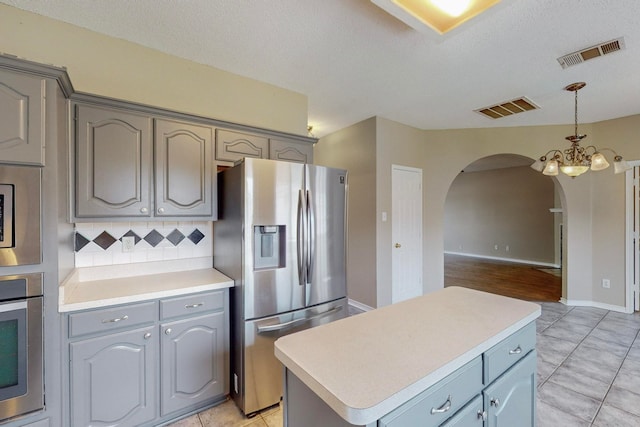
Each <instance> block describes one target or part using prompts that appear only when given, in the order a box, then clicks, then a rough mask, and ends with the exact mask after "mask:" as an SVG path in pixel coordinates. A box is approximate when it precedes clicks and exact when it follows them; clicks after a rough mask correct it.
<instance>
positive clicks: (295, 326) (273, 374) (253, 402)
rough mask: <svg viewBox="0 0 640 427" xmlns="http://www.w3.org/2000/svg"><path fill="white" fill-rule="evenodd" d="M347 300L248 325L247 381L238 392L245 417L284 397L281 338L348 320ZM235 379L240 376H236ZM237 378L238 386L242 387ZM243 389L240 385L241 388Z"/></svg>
mask: <svg viewBox="0 0 640 427" xmlns="http://www.w3.org/2000/svg"><path fill="white" fill-rule="evenodd" d="M347 314H348V308H347V300H346V298H343V299H340V300H338V301H333V302H331V303H328V304H323V305H319V306H316V307H312V308H308V309H302V310H298V311H295V312H292V313H286V314H280V315H277V316H271V317H267V318H263V319H258V320H253V321H247V322H245V349H244V350H245V351H244V355H245V363H244V367H245V372H244V373H245V378H244V379H243V380H242V381H240V383H241V384H242V387H244V389H243V390H238V392H239V394H240V395H241V396H242V397H241V399H242V402H238V405H239V406H240V407H241V408H242V409H243V411H244V413H245V414H247V415H249V414H252V413H253V412H256V411H259V410H261V409H264V408H267V407H269V406H272V405H275V404H276V403H278V402H280V398H281V397H282V364H281V363H280V361H279V360H278V359H276V357H275V355H274V353H273V351H274V350H273V348H274V342H275V341H276V340H277V339H278V338H279V337H281V336H284V335H287V334H291V333H293V332H298V331H301V330H304V329H308V328H311V327H314V326H319V325H324V324H326V323H329V322H332V321H334V320H338V319H342V318H344V317H347ZM234 375H238V374H237V373H236V372H234ZM238 382H239V381H238V378H236V377H234V384H236V383H238ZM238 387H240V384H238Z"/></svg>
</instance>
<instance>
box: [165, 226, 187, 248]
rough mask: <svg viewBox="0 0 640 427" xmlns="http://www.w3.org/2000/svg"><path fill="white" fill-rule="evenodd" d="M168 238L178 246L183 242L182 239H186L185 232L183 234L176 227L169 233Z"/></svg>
mask: <svg viewBox="0 0 640 427" xmlns="http://www.w3.org/2000/svg"><path fill="white" fill-rule="evenodd" d="M167 240H168V241H170V242H171V243H173V246H178V244H179V243H180V242H182V240H184V234H182V233H181V232H180V230H178V229H177V228H176V229H174V230H173V231H172V232H171V233H169V235H168V236H167Z"/></svg>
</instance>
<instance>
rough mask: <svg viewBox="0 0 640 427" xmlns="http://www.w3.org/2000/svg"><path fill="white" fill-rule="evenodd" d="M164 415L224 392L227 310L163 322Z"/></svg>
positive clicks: (162, 397)
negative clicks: (225, 320)
mask: <svg viewBox="0 0 640 427" xmlns="http://www.w3.org/2000/svg"><path fill="white" fill-rule="evenodd" d="M161 331H162V339H161V341H162V342H161V357H160V359H161V362H160V364H161V404H160V410H161V415H162V416H164V415H167V414H169V413H171V412H173V411H177V410H179V409H183V408H185V407H188V406H190V405H198V404H200V403H203V402H204V401H206V400H208V399H212V398H214V397H216V396H219V395H222V394H224V378H223V375H224V374H225V373H224V353H225V349H224V312H218V313H212V314H208V315H205V316H200V317H196V318H188V319H185V320H179V321H175V322H169V323H165V324H163V325H162V326H161Z"/></svg>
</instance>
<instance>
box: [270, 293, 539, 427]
mask: <svg viewBox="0 0 640 427" xmlns="http://www.w3.org/2000/svg"><path fill="white" fill-rule="evenodd" d="M539 315H540V306H539V305H537V304H534V303H531V302H526V301H520V300H516V299H512V298H507V297H502V296H498V295H493V294H488V293H484V292H479V291H474V290H470V289H465V288H458V287H450V288H445V289H442V290H440V291H437V292H434V293H431V294H428V295H425V296H422V297H418V298H414V299H411V300H408V301H404V302H401V303H397V304H393V305H390V306H386V307H383V308H380V309H377V310H373V311H370V312H367V313H363V314H360V315H357V316H353V317H349V318H347V319H343V320H339V321H336V322H333V323H330V324H327V325H324V326H320V327H317V328H313V329H309V330H307V331H303V332H299V333H296V334H292V335H288V336H285V337H282V338H279V339H278V340H277V341H276V344H275V354H276V357H277V358H278V359H279V360H280V361H281V362H282V363H283V364H284V366H285V373H284V375H285V392H284V402H285V414H284V418H285V426H287V425H288V426H289V427H298V426H305V427H313V426H323V427H330V426H351V425H357V426H375V425H378V426H390V427H391V426H393V427H397V426H411V425H423V426H432V425H433V426H439V425H446V426H447V427H449V426H467V425H480V426H482V425H483V423H484V422H486V421H485V420H487V421H488V423H487V424H484V425H488V426H492V425H496V424H497V422H498V420H499V421H500V425H519V426H527V425H531V426H534V425H535V387H536V354H535V322H534V321H535V319H536V318H537V317H538V316H539ZM511 417H516V421H517V422H516V424H510V423H509V422H506V423H505V422H504V421H505V419H510V418H511ZM475 420H478V422H475Z"/></svg>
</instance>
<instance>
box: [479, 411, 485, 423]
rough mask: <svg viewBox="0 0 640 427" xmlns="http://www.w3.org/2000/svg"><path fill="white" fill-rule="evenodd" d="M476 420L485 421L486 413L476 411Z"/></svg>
mask: <svg viewBox="0 0 640 427" xmlns="http://www.w3.org/2000/svg"><path fill="white" fill-rule="evenodd" d="M478 419H479V420H482V421H487V411H483V410H482V409H478Z"/></svg>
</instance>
